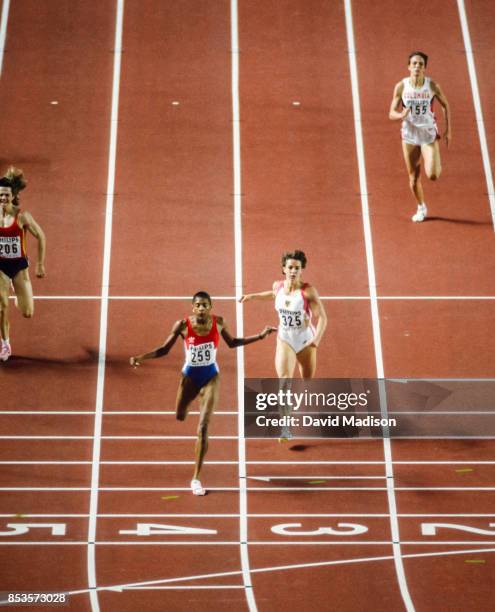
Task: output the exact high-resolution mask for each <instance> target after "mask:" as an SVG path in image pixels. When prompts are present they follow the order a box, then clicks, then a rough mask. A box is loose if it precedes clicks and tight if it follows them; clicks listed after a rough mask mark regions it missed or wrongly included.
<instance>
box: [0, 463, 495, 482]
mask: <svg viewBox="0 0 495 612" xmlns="http://www.w3.org/2000/svg"><path fill="white" fill-rule="evenodd" d="M91 464H92V462H91V461H41V460H40V461H36V460H31V461H0V465H91ZM246 464H247V465H309V466H311V465H384V464H385V462H384V461H246ZM393 464H394V465H421V466H423V465H424V466H429V465H463V466H469V465H495V461H472V460H469V461H394V462H393ZM100 465H194V461H100ZM204 465H238V461H205V462H204ZM248 478H251V476H248ZM300 478H313V477H312V476H311V474H309V475H307V476H304V477H303V476H301V477H300Z"/></svg>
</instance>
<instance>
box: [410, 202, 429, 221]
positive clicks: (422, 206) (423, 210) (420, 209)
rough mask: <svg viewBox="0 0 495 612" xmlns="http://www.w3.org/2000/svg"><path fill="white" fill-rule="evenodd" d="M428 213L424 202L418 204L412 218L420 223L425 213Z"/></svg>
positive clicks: (424, 217)
mask: <svg viewBox="0 0 495 612" xmlns="http://www.w3.org/2000/svg"><path fill="white" fill-rule="evenodd" d="M427 214H428V209H427V208H426V204H418V210H417V211H416V213H415V214H414V215H413V216H412V220H413V221H414V223H421V222H422V221H424V220H425V219H426V215H427Z"/></svg>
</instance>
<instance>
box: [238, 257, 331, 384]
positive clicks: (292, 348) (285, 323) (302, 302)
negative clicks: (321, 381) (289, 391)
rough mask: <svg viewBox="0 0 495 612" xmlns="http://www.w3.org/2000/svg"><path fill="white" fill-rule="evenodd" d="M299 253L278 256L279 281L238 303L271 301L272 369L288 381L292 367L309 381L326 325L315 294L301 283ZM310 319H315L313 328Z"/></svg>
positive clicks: (301, 265) (303, 260)
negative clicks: (275, 319) (274, 315)
mask: <svg viewBox="0 0 495 612" xmlns="http://www.w3.org/2000/svg"><path fill="white" fill-rule="evenodd" d="M306 263H307V260H306V255H305V254H304V253H303V252H302V251H294V252H291V253H284V255H283V256H282V271H283V273H284V276H285V280H283V281H275V282H274V283H273V287H272V289H271V290H270V291H262V292H261V293H248V294H246V295H244V296H242V298H241V302H247V301H249V300H255V299H259V300H275V308H276V310H277V311H278V315H279V328H278V338H277V351H276V354H275V369H276V371H277V376H278V377H279V378H292V376H293V374H294V370H295V367H296V364H297V365H298V366H299V371H300V373H301V376H302V377H303V378H313V376H314V374H315V370H316V349H317V347H318V345H319V344H320V341H321V338H322V336H323V333H324V331H325V328H326V326H327V315H326V313H325V309H324V307H323V304H322V302H321V300H320V297H319V295H318V292H317V291H316V289H315V288H314V287H312V286H311V285H309V284H307V283H304V282H303V280H302V270H303V268H305V267H306ZM313 319H317V321H316V326H314V324H313Z"/></svg>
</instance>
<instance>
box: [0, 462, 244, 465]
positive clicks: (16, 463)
mask: <svg viewBox="0 0 495 612" xmlns="http://www.w3.org/2000/svg"><path fill="white" fill-rule="evenodd" d="M0 465H92V462H91V461H0ZM100 465H194V461H100ZM203 465H238V462H237V461H204V462H203Z"/></svg>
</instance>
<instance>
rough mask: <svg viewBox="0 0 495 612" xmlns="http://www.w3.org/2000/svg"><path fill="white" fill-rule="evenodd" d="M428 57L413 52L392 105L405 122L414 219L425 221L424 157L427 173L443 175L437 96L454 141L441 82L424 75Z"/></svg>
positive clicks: (404, 140) (447, 131) (404, 142)
mask: <svg viewBox="0 0 495 612" xmlns="http://www.w3.org/2000/svg"><path fill="white" fill-rule="evenodd" d="M427 62H428V56H427V55H425V54H424V53H423V52H421V51H414V52H413V53H411V55H410V56H409V63H408V68H409V74H410V76H409V77H406V78H405V79H402V80H401V81H399V83H397V85H396V86H395V89H394V94H393V98H392V103H391V105H390V112H389V118H390V119H392V120H394V121H395V120H401V121H402V129H401V135H402V151H403V154H404V160H405V162H406V167H407V172H408V174H409V185H410V188H411V191H412V192H413V194H414V197H415V199H416V203H417V211H416V213H415V214H414V215H413V217H412V220H413V221H414V222H416V223H418V222H421V221H424V220H425V219H426V216H427V214H428V209H427V207H426V204H425V201H424V194H423V186H422V184H421V178H420V174H421V158H423V161H424V165H425V173H426V176H427V177H428V178H429V179H430V180H432V181H435V180H437V179H438V178H439V177H440V174H441V171H442V165H441V161H440V147H439V144H438V140H439V139H440V135H439V132H438V127H437V124H436V120H435V115H434V113H433V101H434V99H437V100H438V102H439V104H440V105H441V106H442V109H443V112H444V117H445V131H444V134H443V138H444V140H445V143H446V145H447V146H448V145H449V143H450V141H451V125H450V107H449V103H448V102H447V98H446V97H445V96H444V94H443V92H442V90H441V89H440V86H439V85H438V83H435V82H434V81H432V80H431V79H430V78H429V77H427V76H425V69H426V64H427Z"/></svg>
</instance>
